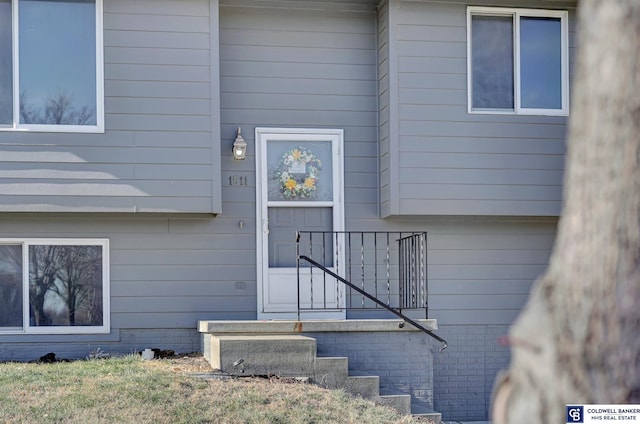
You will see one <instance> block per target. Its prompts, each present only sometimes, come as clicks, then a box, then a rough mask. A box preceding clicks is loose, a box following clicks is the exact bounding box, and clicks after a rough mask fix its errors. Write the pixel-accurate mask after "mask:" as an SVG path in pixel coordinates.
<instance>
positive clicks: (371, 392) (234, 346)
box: [203, 334, 441, 423]
mask: <svg viewBox="0 0 640 424" xmlns="http://www.w3.org/2000/svg"><path fill="white" fill-rule="evenodd" d="M203 336H204V340H203V354H204V357H205V358H206V359H207V361H208V362H209V364H211V366H212V367H213V368H215V369H218V370H221V371H223V372H225V373H228V374H232V375H278V376H282V377H304V378H309V379H311V380H312V381H313V382H314V383H315V384H317V385H319V386H321V387H325V388H328V389H343V390H345V391H346V392H347V393H350V394H352V395H355V396H360V397H362V398H364V399H370V400H373V401H374V402H376V403H378V404H380V405H384V406H388V407H391V408H394V409H396V410H397V411H398V412H400V413H401V414H405V415H408V414H412V413H413V414H414V415H416V416H422V417H428V418H430V419H431V420H434V421H435V422H436V423H440V419H441V417H440V414H439V413H436V412H433V411H424V410H419V409H418V410H416V409H415V408H414V410H413V411H412V405H411V395H408V394H380V379H379V377H378V376H372V375H349V359H348V358H346V357H333V358H322V357H317V356H316V353H317V345H316V340H315V339H314V338H312V337H307V336H299V335H247V334H242V335H229V334H225V335H215V334H204V335H203Z"/></svg>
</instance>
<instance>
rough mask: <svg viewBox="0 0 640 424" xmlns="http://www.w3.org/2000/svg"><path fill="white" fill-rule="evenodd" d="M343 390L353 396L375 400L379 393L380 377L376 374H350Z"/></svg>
mask: <svg viewBox="0 0 640 424" xmlns="http://www.w3.org/2000/svg"><path fill="white" fill-rule="evenodd" d="M344 390H345V391H346V392H347V393H351V394H352V395H354V396H360V397H362V398H364V399H372V400H375V399H377V398H378V396H379V395H380V377H378V376H377V375H350V376H349V377H347V379H346V381H345V386H344Z"/></svg>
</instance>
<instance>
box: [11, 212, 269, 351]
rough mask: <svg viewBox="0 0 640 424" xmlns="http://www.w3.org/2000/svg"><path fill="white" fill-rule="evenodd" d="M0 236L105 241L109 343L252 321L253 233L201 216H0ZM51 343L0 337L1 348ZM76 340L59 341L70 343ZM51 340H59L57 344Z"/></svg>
mask: <svg viewBox="0 0 640 424" xmlns="http://www.w3.org/2000/svg"><path fill="white" fill-rule="evenodd" d="M0 233H1V234H2V237H7V238H11V237H15V238H64V239H67V238H107V239H109V248H110V252H109V259H110V278H111V280H110V284H109V288H110V296H111V335H104V336H101V335H95V336H92V337H93V338H94V339H103V340H111V339H112V338H113V335H114V334H117V333H118V332H120V331H122V330H132V329H171V328H189V329H192V330H193V331H195V329H196V324H197V321H198V320H201V319H255V318H256V288H255V279H256V269H255V265H254V266H252V264H253V263H254V258H255V253H254V252H255V235H254V232H253V228H246V227H245V228H244V229H240V228H239V227H238V225H237V220H235V219H231V218H221V217H219V218H212V217H209V216H206V215H199V216H198V215H189V214H184V215H164V214H157V215H155V216H152V215H128V216H125V215H122V214H100V215H98V216H96V215H95V214H55V213H54V214H47V215H46V217H43V216H42V215H40V214H3V215H2V216H1V217H0ZM56 337H58V336H25V335H6V334H5V335H0V343H1V342H3V341H7V339H10V340H17V341H26V340H33V339H36V340H40V341H44V340H55V339H56ZM74 337H77V336H67V339H69V340H73V338H74ZM58 338H59V337H58Z"/></svg>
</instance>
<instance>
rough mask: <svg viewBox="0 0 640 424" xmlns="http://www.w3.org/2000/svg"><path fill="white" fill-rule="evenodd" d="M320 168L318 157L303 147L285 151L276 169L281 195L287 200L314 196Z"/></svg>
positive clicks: (320, 163)
mask: <svg viewBox="0 0 640 424" xmlns="http://www.w3.org/2000/svg"><path fill="white" fill-rule="evenodd" d="M321 169H322V162H321V161H320V159H318V158H317V157H316V156H315V155H314V154H313V153H311V152H310V151H309V150H307V149H305V148H303V147H295V148H293V149H291V150H289V151H288V152H285V154H283V155H282V158H281V159H280V164H279V165H278V169H277V170H276V178H277V180H278V186H279V187H280V192H281V193H282V196H283V197H284V198H285V199H287V200H293V199H312V198H314V197H315V196H316V190H317V188H318V186H317V183H318V175H319V174H320V170H321Z"/></svg>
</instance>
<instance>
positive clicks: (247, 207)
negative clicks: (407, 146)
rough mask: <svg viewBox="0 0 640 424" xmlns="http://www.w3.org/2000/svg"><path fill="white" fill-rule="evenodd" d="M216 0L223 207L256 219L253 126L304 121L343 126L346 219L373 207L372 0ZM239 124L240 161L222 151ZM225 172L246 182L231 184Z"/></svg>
mask: <svg viewBox="0 0 640 424" xmlns="http://www.w3.org/2000/svg"><path fill="white" fill-rule="evenodd" d="M256 4H259V5H260V6H261V7H253V6H255V5H256ZM220 6H221V7H220V40H221V41H220V81H221V83H220V89H221V108H222V109H221V121H222V124H221V126H222V134H223V143H224V147H223V149H222V160H223V164H222V169H223V178H222V180H223V188H222V190H223V201H224V215H226V214H227V212H228V211H229V210H230V208H232V209H233V211H234V212H235V213H238V214H239V216H238V219H244V220H249V219H253V220H255V207H256V205H255V196H256V194H255V148H254V146H255V140H254V137H255V136H254V130H255V127H279V128H286V127H305V128H338V129H343V130H344V140H345V147H344V150H345V151H344V153H345V176H344V179H345V198H346V199H347V202H346V208H345V209H346V217H347V222H349V220H351V219H359V218H373V217H378V216H379V213H378V207H379V206H378V205H379V202H378V188H377V187H378V146H377V137H378V132H377V113H378V111H377V72H376V61H377V52H376V37H377V33H376V11H375V4H373V3H371V2H364V1H352V2H327V3H313V4H307V3H305V2H298V3H297V4H296V7H283V5H282V4H281V3H279V2H271V1H258V2H255V1H248V0H247V1H236V0H233V1H231V0H228V1H227V0H224V1H221V4H220ZM269 6H272V7H269ZM287 6H291V5H287ZM307 8H310V9H309V10H306V9H307ZM237 127H241V128H242V134H243V136H244V138H245V139H246V141H247V143H248V145H249V148H248V156H247V160H245V161H242V162H240V161H234V160H232V159H231V156H230V150H231V144H232V143H233V139H234V137H235V131H236V128H237ZM227 152H229V153H228V154H227ZM232 176H246V177H247V181H248V185H247V186H230V184H229V182H230V180H229V177H232ZM252 225H255V223H253V222H252ZM347 225H348V224H347Z"/></svg>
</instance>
